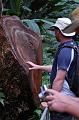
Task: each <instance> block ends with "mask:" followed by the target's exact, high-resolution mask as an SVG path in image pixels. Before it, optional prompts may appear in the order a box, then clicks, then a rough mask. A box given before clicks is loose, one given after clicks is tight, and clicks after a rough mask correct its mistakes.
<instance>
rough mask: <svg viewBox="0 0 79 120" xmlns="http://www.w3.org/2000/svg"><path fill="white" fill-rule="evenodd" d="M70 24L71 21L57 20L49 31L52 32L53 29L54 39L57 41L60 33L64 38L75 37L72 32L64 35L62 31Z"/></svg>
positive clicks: (66, 19)
mask: <svg viewBox="0 0 79 120" xmlns="http://www.w3.org/2000/svg"><path fill="white" fill-rule="evenodd" d="M71 23H72V22H71V20H70V19H69V18H58V19H57V21H56V23H55V24H54V25H53V26H52V27H51V28H50V29H51V30H52V28H54V30H55V34H56V37H57V38H58V39H59V37H60V33H61V34H62V35H63V36H64V37H73V36H74V35H75V32H72V33H65V32H63V30H64V29H65V28H66V27H68V26H69V25H70V24H71Z"/></svg>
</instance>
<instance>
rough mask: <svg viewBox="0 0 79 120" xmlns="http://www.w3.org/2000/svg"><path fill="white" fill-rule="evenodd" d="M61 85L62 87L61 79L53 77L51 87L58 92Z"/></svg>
mask: <svg viewBox="0 0 79 120" xmlns="http://www.w3.org/2000/svg"><path fill="white" fill-rule="evenodd" d="M62 87H63V80H59V79H54V82H53V85H52V89H54V90H56V91H59V92H60V91H61V89H62Z"/></svg>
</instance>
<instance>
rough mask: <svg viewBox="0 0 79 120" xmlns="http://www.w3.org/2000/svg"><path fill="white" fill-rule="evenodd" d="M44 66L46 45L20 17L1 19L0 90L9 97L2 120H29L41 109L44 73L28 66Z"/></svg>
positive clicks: (0, 119) (6, 100)
mask: <svg viewBox="0 0 79 120" xmlns="http://www.w3.org/2000/svg"><path fill="white" fill-rule="evenodd" d="M28 60H30V61H32V62H34V63H36V64H42V41H41V37H40V35H39V34H38V33H35V32H34V31H32V30H31V29H30V28H28V27H26V26H24V25H23V24H22V22H21V21H20V19H19V18H18V17H17V16H2V18H1V19H0V88H2V89H3V92H4V94H5V97H6V98H5V101H4V107H2V108H3V109H2V108H1V107H0V109H1V110H2V113H3V114H2V115H0V120H29V119H30V118H32V115H33V111H34V110H35V108H36V107H37V106H38V105H39V98H38V93H39V90H40V85H41V71H39V70H38V71H34V70H33V71H30V72H29V69H28V68H29V67H30V66H28V65H27V64H26V62H27V61H28Z"/></svg>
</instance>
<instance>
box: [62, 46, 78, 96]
mask: <svg viewBox="0 0 79 120" xmlns="http://www.w3.org/2000/svg"><path fill="white" fill-rule="evenodd" d="M64 47H67V48H73V49H74V50H75V52H76V55H77V59H76V63H75V65H76V66H75V67H76V71H75V73H74V74H73V76H72V77H71V80H70V81H71V83H70V84H69V87H70V90H71V91H73V92H74V94H75V95H76V96H77V97H79V46H78V45H76V46H73V45H68V46H67V45H65V46H64V45H63V46H62V47H61V49H62V48H64Z"/></svg>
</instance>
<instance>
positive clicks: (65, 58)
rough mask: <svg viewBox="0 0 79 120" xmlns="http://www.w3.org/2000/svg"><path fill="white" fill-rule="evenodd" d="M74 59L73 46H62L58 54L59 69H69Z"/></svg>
mask: <svg viewBox="0 0 79 120" xmlns="http://www.w3.org/2000/svg"><path fill="white" fill-rule="evenodd" d="M73 59H74V49H73V48H62V49H61V50H60V52H59V55H58V60H57V69H58V70H65V71H68V70H69V67H70V65H71V63H72V61H73Z"/></svg>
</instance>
